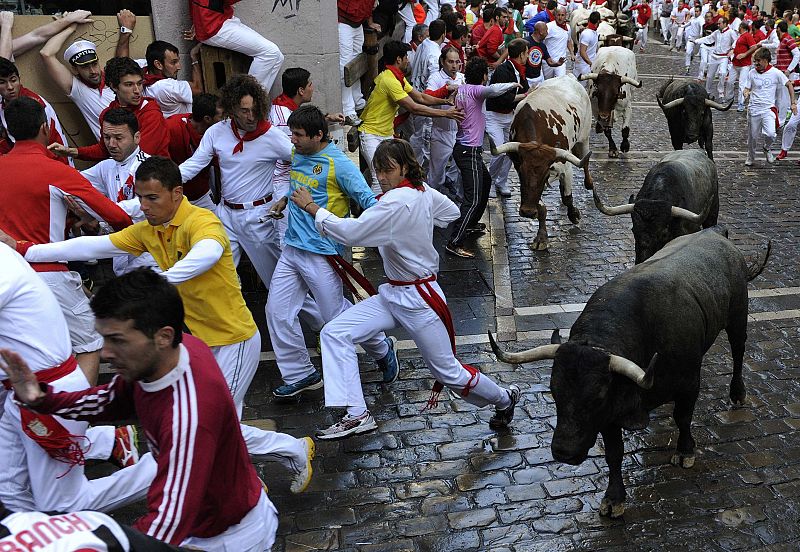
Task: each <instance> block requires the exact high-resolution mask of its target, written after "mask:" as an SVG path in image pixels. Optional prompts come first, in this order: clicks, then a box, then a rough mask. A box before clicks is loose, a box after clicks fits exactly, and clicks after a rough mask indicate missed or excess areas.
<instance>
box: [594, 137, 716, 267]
mask: <svg viewBox="0 0 800 552" xmlns="http://www.w3.org/2000/svg"><path fill="white" fill-rule="evenodd" d="M718 186H719V185H718V181H717V167H716V165H714V162H713V161H712V160H711V159H709V158H708V157H707V156H706V154H705V153H703V152H702V151H700V150H685V151H673V152H670V153H668V154H667V155H665V156H664V157H663V158H662V159H661V161H659V162H658V163H656V164H655V165H654V166H653V168H651V169H650V171H649V172H648V173H647V176H646V177H645V179H644V184H642V187H641V189H640V190H639V193H638V194H636V198H635V200H634V199H633V196H631V200H630V201H629V203H626V204H623V205H617V206H615V207H607V206H606V205H604V204H603V201H602V200H601V199H600V196H599V195H598V192H597V186H595V188H594V190H593V193H594V203H595V205H596V206H597V208H598V209H599V210H600V211H601V212H602V213H604V214H606V215H611V216H614V215H625V214H628V213H630V215H631V219H632V221H633V238H634V243H635V251H636V264H639V263H641V262H644V261H646V260H647V259H649V258H650V257H651V256H652V255H653V254H655V252H656V251H658V250H659V249H661V248H662V247H664V246H665V245H666V244H667V243H668V242H669V241H670V240H673V239H675V238H677V237H678V236H683V235H685V234H691V233H692V232H697V231H698V230H700V229H701V228H710V227H712V226H715V225H716V224H717V216H718V215H719V191H718Z"/></svg>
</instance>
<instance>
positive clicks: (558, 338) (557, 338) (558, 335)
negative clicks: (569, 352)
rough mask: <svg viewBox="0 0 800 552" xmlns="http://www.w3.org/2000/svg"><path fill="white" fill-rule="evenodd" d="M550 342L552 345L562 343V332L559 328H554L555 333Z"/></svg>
mask: <svg viewBox="0 0 800 552" xmlns="http://www.w3.org/2000/svg"><path fill="white" fill-rule="evenodd" d="M550 343H551V344H552V345H561V332H560V331H559V330H558V329H555V330H553V335H551V336H550Z"/></svg>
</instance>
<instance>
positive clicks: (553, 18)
mask: <svg viewBox="0 0 800 552" xmlns="http://www.w3.org/2000/svg"><path fill="white" fill-rule="evenodd" d="M544 11H545V12H546V13H547V17H549V18H550V19H549V21H555V20H556V16H555V15H554V14H553V12H551V11H550V10H548V9H547V8H545V9H544Z"/></svg>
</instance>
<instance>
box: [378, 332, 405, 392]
mask: <svg viewBox="0 0 800 552" xmlns="http://www.w3.org/2000/svg"><path fill="white" fill-rule="evenodd" d="M385 341H386V345H388V346H389V352H388V353H386V356H385V357H383V358H381V359H378V360H376V361H375V363H376V364H377V365H378V368H380V370H381V372H383V383H394V382H396V381H397V377H398V376H399V375H400V363H399V362H398V361H397V348H396V346H395V345H396V343H397V339H395V338H394V337H392V336H388V337H387V338H386V340H385Z"/></svg>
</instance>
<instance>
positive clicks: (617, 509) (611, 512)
mask: <svg viewBox="0 0 800 552" xmlns="http://www.w3.org/2000/svg"><path fill="white" fill-rule="evenodd" d="M624 513H625V503H624V502H623V503H620V504H612V503H611V502H610V501H609V500H608V499H607V498H604V499H603V500H602V501H601V502H600V515H601V516H606V517H610V518H611V519H617V518H621V517H622V515H623V514H624Z"/></svg>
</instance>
